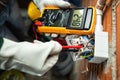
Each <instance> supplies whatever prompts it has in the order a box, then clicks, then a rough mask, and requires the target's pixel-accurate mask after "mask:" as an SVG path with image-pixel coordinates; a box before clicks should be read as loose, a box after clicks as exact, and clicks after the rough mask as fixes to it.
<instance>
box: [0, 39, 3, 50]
mask: <svg viewBox="0 0 120 80" xmlns="http://www.w3.org/2000/svg"><path fill="white" fill-rule="evenodd" d="M2 45H3V38H1V37H0V49H1V47H2Z"/></svg>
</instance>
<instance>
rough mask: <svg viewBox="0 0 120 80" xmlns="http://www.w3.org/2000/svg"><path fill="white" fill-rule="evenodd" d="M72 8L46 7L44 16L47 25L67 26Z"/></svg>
mask: <svg viewBox="0 0 120 80" xmlns="http://www.w3.org/2000/svg"><path fill="white" fill-rule="evenodd" d="M69 14H70V9H46V10H45V11H44V14H43V16H42V19H43V23H44V25H45V26H55V27H65V26H67V23H68V18H69Z"/></svg>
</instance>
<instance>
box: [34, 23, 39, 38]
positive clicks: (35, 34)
mask: <svg viewBox="0 0 120 80" xmlns="http://www.w3.org/2000/svg"><path fill="white" fill-rule="evenodd" d="M35 27H36V26H35V25H33V33H34V36H35V39H36V40H38V36H37V33H36V30H35Z"/></svg>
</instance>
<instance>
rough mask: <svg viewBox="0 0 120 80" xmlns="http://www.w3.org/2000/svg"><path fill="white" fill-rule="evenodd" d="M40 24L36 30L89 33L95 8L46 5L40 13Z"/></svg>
mask: <svg viewBox="0 0 120 80" xmlns="http://www.w3.org/2000/svg"><path fill="white" fill-rule="evenodd" d="M39 18H40V21H41V22H42V23H43V25H42V26H38V28H37V29H38V32H40V33H41V32H43V33H57V34H78V35H89V34H92V33H93V32H94V28H95V22H96V9H95V8H94V7H77V8H65V9H61V8H58V7H49V6H48V7H46V8H45V9H44V10H43V12H42V13H41V14H40V17H39Z"/></svg>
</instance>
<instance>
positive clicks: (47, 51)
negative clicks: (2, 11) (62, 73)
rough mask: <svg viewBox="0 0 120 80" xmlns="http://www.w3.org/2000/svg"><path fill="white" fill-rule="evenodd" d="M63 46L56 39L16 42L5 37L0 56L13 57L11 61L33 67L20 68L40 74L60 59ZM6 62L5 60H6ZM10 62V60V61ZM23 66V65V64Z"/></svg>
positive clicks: (11, 66)
mask: <svg viewBox="0 0 120 80" xmlns="http://www.w3.org/2000/svg"><path fill="white" fill-rule="evenodd" d="M61 50H62V46H61V45H60V44H59V43H58V42H56V41H49V42H44V43H43V42H40V41H37V40H35V41H34V43H30V42H19V43H18V42H14V41H11V40H8V39H5V38H4V43H3V46H2V47H1V51H0V56H2V57H5V58H11V59H12V60H11V61H15V62H17V63H20V64H23V65H26V66H27V67H29V68H31V69H28V70H27V69H26V70H24V69H22V68H21V69H20V70H23V71H24V72H27V73H28V72H30V71H34V72H35V71H37V73H38V74H39V75H43V74H45V73H46V72H47V71H48V70H50V69H51V68H52V67H53V66H54V64H55V63H56V62H57V60H58V56H59V52H60V51H61ZM4 62H5V61H4ZM9 62H10V61H9ZM10 63H12V64H9V65H10V66H9V65H8V64H6V65H7V66H5V67H10V68H14V66H16V63H14V62H10ZM21 66H22V65H21Z"/></svg>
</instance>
